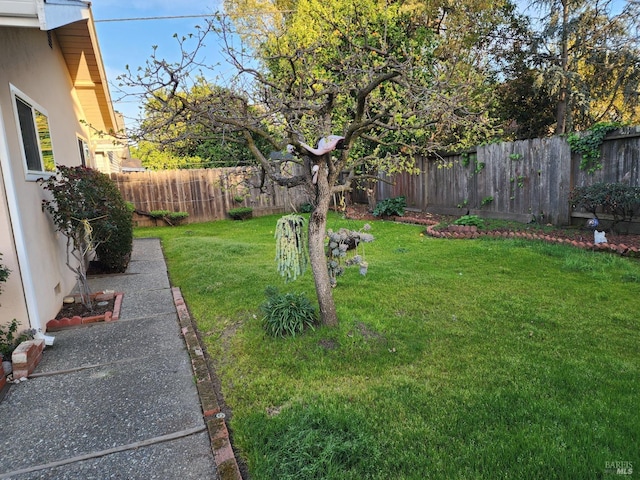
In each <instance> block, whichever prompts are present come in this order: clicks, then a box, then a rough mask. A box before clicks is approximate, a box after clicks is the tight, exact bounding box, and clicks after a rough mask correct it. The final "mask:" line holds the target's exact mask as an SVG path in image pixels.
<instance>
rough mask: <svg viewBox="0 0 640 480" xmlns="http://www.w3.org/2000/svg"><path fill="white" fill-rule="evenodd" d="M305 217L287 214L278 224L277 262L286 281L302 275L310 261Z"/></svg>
mask: <svg viewBox="0 0 640 480" xmlns="http://www.w3.org/2000/svg"><path fill="white" fill-rule="evenodd" d="M304 226H305V220H304V217H302V216H300V215H296V214H291V215H285V216H284V217H282V218H280V219H279V220H278V223H277V224H276V233H275V235H274V236H275V239H276V262H277V264H278V272H279V273H280V275H281V276H282V277H284V280H285V282H290V281H293V280H295V279H296V278H298V277H300V276H302V275H303V274H304V272H305V271H306V269H307V265H308V263H309V258H308V253H307V237H306V234H305V228H304Z"/></svg>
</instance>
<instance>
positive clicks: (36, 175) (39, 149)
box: [10, 85, 57, 181]
mask: <svg viewBox="0 0 640 480" xmlns="http://www.w3.org/2000/svg"><path fill="white" fill-rule="evenodd" d="M10 87H11V99H12V103H13V111H14V116H15V121H16V129H17V131H18V143H19V144H20V150H21V152H20V153H21V155H22V166H23V168H24V173H25V179H26V180H27V181H36V180H38V179H40V178H48V177H50V176H52V175H55V174H56V169H57V168H56V161H55V154H54V151H53V150H54V149H53V139H52V138H51V124H50V122H49V113H48V112H47V110H46V109H45V108H44V107H42V105H40V104H39V103H38V102H35V101H34V100H33V99H32V98H31V97H29V96H28V95H26V94H25V93H24V92H22V91H20V90H19V89H18V88H16V87H15V86H13V85H11V86H10ZM18 102H20V103H21V104H22V105H25V106H27V107H28V108H29V109H30V110H31V121H32V123H31V125H30V128H32V129H33V130H31V131H29V132H25V131H24V130H23V124H22V121H21V117H24V115H22V116H21V112H20V109H21V107H19V105H18ZM22 113H23V114H24V112H22ZM38 115H41V116H42V117H44V118H45V120H46V126H47V132H48V136H49V139H50V140H51V160H52V161H53V169H47V164H46V162H45V158H44V157H43V152H44V149H43V146H42V135H41V134H40V131H39V129H38V121H37V116H38ZM23 119H24V118H23ZM25 134H26V135H29V136H34V137H35V138H34V139H35V145H31V147H34V146H35V147H36V153H37V159H35V158H31V159H30V160H31V162H30V161H29V159H28V158H27V149H26V148H25V138H24V137H25ZM32 155H33V153H32ZM33 160H35V161H37V162H38V163H39V169H33V165H31V166H30V165H29V163H33Z"/></svg>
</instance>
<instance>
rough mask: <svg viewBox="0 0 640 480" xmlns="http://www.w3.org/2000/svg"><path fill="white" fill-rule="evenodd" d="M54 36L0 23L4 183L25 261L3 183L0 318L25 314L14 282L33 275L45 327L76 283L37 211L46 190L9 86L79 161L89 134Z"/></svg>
mask: <svg viewBox="0 0 640 480" xmlns="http://www.w3.org/2000/svg"><path fill="white" fill-rule="evenodd" d="M52 40H53V48H50V47H49V43H48V39H47V33H46V32H43V31H40V30H37V29H30V28H0V47H1V48H0V106H1V107H2V120H3V124H4V127H5V135H6V141H7V149H8V153H9V157H10V162H11V166H12V168H11V169H12V176H13V178H12V179H9V180H8V181H11V182H13V185H15V191H16V196H17V204H18V208H19V219H13V220H14V222H13V224H14V228H15V226H16V221H19V222H20V225H21V228H22V230H23V232H24V234H25V238H27V239H28V241H27V249H28V263H29V267H30V271H29V272H25V271H23V272H19V270H20V268H22V269H23V270H24V268H25V266H24V265H19V266H18V262H17V259H16V254H15V248H13V247H12V244H11V239H10V237H11V231H10V230H9V229H8V228H7V226H8V225H9V222H8V219H7V216H8V212H7V202H6V198H5V197H6V195H5V192H4V188H3V189H2V199H1V200H0V251H2V253H3V262H4V263H5V264H6V265H8V266H9V267H10V268H11V269H12V270H13V273H12V275H11V276H10V279H9V284H7V285H6V289H5V290H6V291H5V293H3V294H2V296H1V297H0V305H1V306H0V323H6V322H8V321H11V319H12V318H18V319H19V320H21V321H23V320H26V319H25V318H24V317H25V315H26V311H25V309H24V307H22V308H21V307H20V303H21V302H22V303H24V295H21V293H22V290H21V287H20V280H21V275H20V273H23V275H22V277H23V278H31V279H32V287H33V288H34V290H35V292H36V293H37V298H38V301H37V316H38V320H39V322H40V324H41V326H42V327H43V330H44V325H45V324H46V322H47V321H48V320H49V319H51V318H53V317H54V316H55V314H56V313H57V312H58V310H59V308H60V305H61V304H62V298H63V296H64V295H66V294H68V293H70V292H71V291H72V289H73V288H74V286H75V278H74V275H73V273H72V272H71V271H70V270H69V269H68V268H67V267H66V265H65V254H64V251H65V248H66V247H65V245H66V239H65V238H64V237H62V236H61V235H60V234H58V233H56V232H55V231H54V228H53V225H52V223H51V221H50V219H49V218H48V216H47V214H46V213H45V212H43V211H42V206H41V201H42V199H43V198H44V192H43V190H42V188H41V186H40V185H39V184H38V183H36V182H34V181H28V180H27V179H26V175H25V167H24V160H23V154H22V149H21V146H20V141H19V130H18V128H17V126H16V120H15V111H14V107H13V101H12V93H11V88H10V86H11V85H12V86H14V87H15V88H17V89H19V90H20V91H21V92H22V93H23V94H25V95H26V96H28V99H30V100H31V101H33V102H36V103H37V104H39V105H40V106H41V107H42V108H43V109H44V110H46V113H47V114H48V118H49V126H50V131H51V140H52V145H53V153H54V158H55V161H56V163H57V164H63V165H79V164H80V154H79V150H78V143H77V136H78V135H79V136H81V137H83V138H90V132H88V131H87V128H86V127H85V126H84V125H83V124H81V123H80V122H79V121H78V118H83V117H84V115H83V114H82V110H81V108H80V106H79V104H78V102H77V98H76V96H75V94H74V90H73V86H72V84H71V80H70V77H69V74H68V72H67V70H66V65H65V63H64V59H63V57H62V54H61V52H60V49H59V48H58V46H57V45H56V42H55V35H53V38H52ZM0 154H1V153H0ZM2 173H3V174H4V175H7V174H8V173H7V172H2ZM6 180H7V179H6V178H5V181H6ZM3 185H4V183H3ZM5 249H6V252H5ZM19 267H20V268H19ZM9 292H11V293H9ZM5 297H7V298H5ZM9 297H11V298H9ZM14 297H15V298H14ZM20 297H22V298H20ZM32 326H33V322H32Z"/></svg>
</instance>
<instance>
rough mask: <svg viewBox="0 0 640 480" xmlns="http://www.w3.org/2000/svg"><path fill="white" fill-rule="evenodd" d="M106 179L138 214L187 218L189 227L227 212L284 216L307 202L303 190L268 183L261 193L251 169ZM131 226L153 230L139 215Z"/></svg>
mask: <svg viewBox="0 0 640 480" xmlns="http://www.w3.org/2000/svg"><path fill="white" fill-rule="evenodd" d="M111 178H112V180H113V181H114V182H115V183H116V184H117V186H118V189H119V190H120V192H121V193H122V196H123V197H124V199H125V200H126V201H128V202H131V203H133V205H134V206H135V208H136V210H137V211H142V212H151V211H154V210H169V211H171V212H187V213H188V214H189V217H188V218H187V219H186V220H185V222H188V223H193V222H205V221H211V220H221V219H224V218H228V216H227V212H228V211H229V210H231V209H234V208H239V207H251V208H253V213H254V215H256V216H260V215H268V214H271V213H279V212H285V211H290V210H292V209H293V207H292V206H294V207H296V208H297V207H298V206H299V205H300V204H302V203H305V202H307V201H308V197H307V195H306V193H305V191H304V189H303V188H299V187H297V188H285V187H280V186H277V185H274V184H273V182H270V181H265V182H264V185H263V186H262V188H260V185H261V183H262V179H261V176H260V171H259V170H258V169H256V168H251V167H238V168H215V169H198V170H164V171H147V172H131V173H113V174H111ZM134 220H135V223H136V225H137V226H153V225H155V224H156V221H155V220H153V219H151V218H149V217H146V216H144V215H136V216H135V219H134Z"/></svg>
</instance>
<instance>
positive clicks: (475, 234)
mask: <svg viewBox="0 0 640 480" xmlns="http://www.w3.org/2000/svg"><path fill="white" fill-rule="evenodd" d="M394 220H395V221H396V222H401V223H411V224H417V225H426V227H427V228H426V230H425V233H426V234H427V235H429V236H431V237H434V238H448V239H473V238H480V237H490V238H521V239H523V240H539V241H543V242H547V243H557V244H565V245H571V246H572V247H576V248H582V249H585V250H592V251H601V252H611V253H616V254H618V255H622V256H625V257H635V258H640V249H638V247H635V246H631V247H630V246H627V245H625V244H624V243H594V242H583V241H577V240H571V239H569V238H561V237H555V236H553V235H547V234H543V233H529V232H518V231H509V232H497V231H488V232H484V231H481V230H478V228H477V227H474V226H463V225H449V226H448V227H446V228H444V229H442V230H436V229H435V226H436V225H437V224H438V222H437V221H435V220H429V219H425V218H415V217H410V216H406V217H395V218H394Z"/></svg>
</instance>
